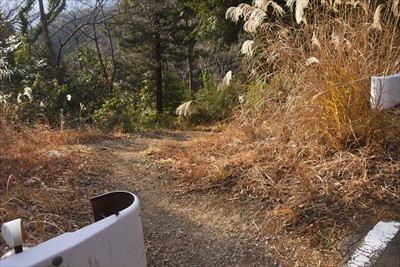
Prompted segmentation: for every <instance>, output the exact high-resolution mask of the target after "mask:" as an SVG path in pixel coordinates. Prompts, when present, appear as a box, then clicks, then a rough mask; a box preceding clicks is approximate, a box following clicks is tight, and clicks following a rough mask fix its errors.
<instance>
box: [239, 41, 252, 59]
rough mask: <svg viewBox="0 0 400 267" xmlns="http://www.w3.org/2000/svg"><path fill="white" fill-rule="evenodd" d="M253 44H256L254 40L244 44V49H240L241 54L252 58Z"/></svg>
mask: <svg viewBox="0 0 400 267" xmlns="http://www.w3.org/2000/svg"><path fill="white" fill-rule="evenodd" d="M253 44H254V41H253V40H247V41H244V43H243V44H242V48H241V49H240V52H242V54H244V55H246V56H248V57H251V56H252V55H253V54H254V50H253Z"/></svg>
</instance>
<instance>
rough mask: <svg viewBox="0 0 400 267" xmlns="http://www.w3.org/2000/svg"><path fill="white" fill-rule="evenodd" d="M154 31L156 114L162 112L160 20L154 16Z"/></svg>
mask: <svg viewBox="0 0 400 267" xmlns="http://www.w3.org/2000/svg"><path fill="white" fill-rule="evenodd" d="M155 26H156V28H155V33H154V45H155V47H154V48H155V51H154V52H155V64H156V66H155V76H156V77H155V78H156V109H157V113H158V114H163V111H164V110H163V86H162V58H161V38H160V33H159V32H157V30H158V29H160V20H159V19H158V18H157V16H155Z"/></svg>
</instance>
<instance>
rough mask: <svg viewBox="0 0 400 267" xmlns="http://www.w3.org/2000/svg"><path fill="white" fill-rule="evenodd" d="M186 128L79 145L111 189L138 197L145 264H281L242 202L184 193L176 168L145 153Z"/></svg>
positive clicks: (180, 137) (183, 136)
mask: <svg viewBox="0 0 400 267" xmlns="http://www.w3.org/2000/svg"><path fill="white" fill-rule="evenodd" d="M187 138H191V136H190V134H170V135H167V134H159V135H158V134H152V135H142V136H136V137H121V138H116V139H112V140H108V141H102V142H101V143H94V144H86V145H80V149H81V150H82V151H85V153H86V154H87V156H89V157H90V158H92V160H91V164H92V166H91V167H92V168H93V169H94V170H95V173H97V175H98V176H99V177H103V179H104V181H105V183H106V184H107V185H108V187H109V188H110V190H129V191H131V192H133V193H135V194H136V195H137V196H138V197H139V201H140V206H141V212H142V222H143V228H144V236H145V246H146V257H147V263H148V266H191V267H194V266H241V267H245V266H266V267H268V266H280V264H279V263H278V262H277V261H276V260H275V259H274V258H273V257H272V254H270V253H268V251H267V249H266V248H267V245H266V244H268V241H269V240H268V238H266V237H263V236H261V234H260V233H259V231H258V230H259V229H258V226H257V225H258V224H259V222H258V221H257V219H256V218H253V217H252V215H251V214H252V213H250V212H249V211H248V210H246V208H244V207H243V206H241V205H240V203H239V204H238V202H237V201H236V202H235V203H234V202H233V201H230V200H229V199H227V197H225V196H221V195H213V194H209V195H207V194H200V193H191V194H182V191H181V190H180V186H179V184H178V183H177V182H176V181H175V180H174V179H173V178H174V174H173V172H171V171H170V170H169V169H168V168H167V167H166V166H163V165H162V164H161V163H159V162H157V161H155V160H154V159H152V158H151V157H150V156H149V153H148V152H149V151H150V150H152V149H158V148H159V147H160V146H161V145H162V144H163V143H164V142H167V141H168V140H170V139H173V140H178V141H179V140H182V141H183V140H185V139H187Z"/></svg>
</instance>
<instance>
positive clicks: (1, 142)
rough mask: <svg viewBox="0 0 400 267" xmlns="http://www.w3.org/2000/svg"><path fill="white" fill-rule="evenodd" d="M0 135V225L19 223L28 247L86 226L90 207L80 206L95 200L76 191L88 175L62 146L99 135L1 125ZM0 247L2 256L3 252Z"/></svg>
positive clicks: (74, 155)
mask: <svg viewBox="0 0 400 267" xmlns="http://www.w3.org/2000/svg"><path fill="white" fill-rule="evenodd" d="M0 132H1V135H0V169H1V170H2V171H1V173H0V224H2V223H4V222H7V221H9V220H13V219H16V218H21V219H22V220H23V221H24V224H25V228H26V233H27V242H26V244H25V245H27V246H32V245H36V244H38V243H40V242H43V241H44V240H47V239H49V238H51V237H54V236H56V235H59V234H61V233H62V232H64V231H74V230H76V229H78V228H80V227H82V226H84V225H87V224H88V223H89V222H90V218H91V210H90V205H89V202H88V201H87V202H85V201H82V200H88V199H89V198H90V197H91V196H93V195H94V194H93V192H91V191H90V190H88V189H87V188H85V189H81V188H80V183H81V181H80V179H82V178H81V177H84V176H85V174H86V172H87V171H88V170H86V169H84V168H82V166H81V162H82V158H81V155H79V154H78V153H72V152H70V151H69V150H68V148H67V146H66V145H68V144H75V143H77V142H83V141H89V140H93V139H98V138H102V135H101V134H99V133H98V132H95V131H87V132H76V131H62V132H54V131H51V130H49V129H48V128H47V127H41V126H38V127H36V129H32V128H28V127H24V126H22V125H21V124H18V123H9V122H7V123H6V122H5V121H4V120H3V121H1V122H0ZM82 182H83V181H82ZM85 218H86V219H85ZM0 242H1V243H0V254H3V252H4V251H5V249H6V247H5V244H4V243H3V241H2V240H1V241H0Z"/></svg>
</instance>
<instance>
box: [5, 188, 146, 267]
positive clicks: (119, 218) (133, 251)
mask: <svg viewBox="0 0 400 267" xmlns="http://www.w3.org/2000/svg"><path fill="white" fill-rule="evenodd" d="M91 203H92V208H93V214H94V219H95V223H93V224H90V225H89V226H86V227H84V228H82V229H80V230H78V231H75V232H72V233H65V234H62V235H60V236H57V237H55V238H53V239H50V240H48V241H46V242H43V243H41V244H39V245H37V246H35V247H32V248H30V249H28V250H26V251H23V252H22V253H19V254H16V255H14V256H11V257H9V258H6V259H5V260H2V261H0V266H1V267H7V266H10V267H11V266H12V267H15V266H24V267H28V266H37V267H39V266H40V267H41V266H60V267H61V266H107V267H112V266H146V256H145V249H144V239H143V230H142V222H141V219H140V215H139V212H140V210H139V200H138V198H137V197H136V196H135V195H134V194H132V193H130V192H124V191H118V192H111V193H107V194H104V195H101V196H98V197H95V198H93V199H91Z"/></svg>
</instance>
